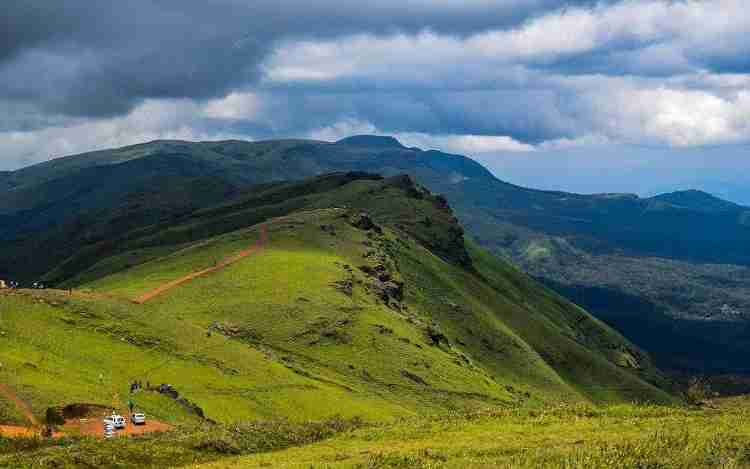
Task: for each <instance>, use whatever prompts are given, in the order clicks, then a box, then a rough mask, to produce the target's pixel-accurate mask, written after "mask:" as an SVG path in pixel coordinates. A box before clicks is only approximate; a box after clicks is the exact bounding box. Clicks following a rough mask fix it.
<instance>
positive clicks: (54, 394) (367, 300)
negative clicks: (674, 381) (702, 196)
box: [0, 175, 672, 423]
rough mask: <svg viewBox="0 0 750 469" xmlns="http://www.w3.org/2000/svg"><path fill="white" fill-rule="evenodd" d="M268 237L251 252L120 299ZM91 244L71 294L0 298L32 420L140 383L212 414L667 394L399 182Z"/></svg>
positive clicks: (624, 349)
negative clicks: (151, 294) (93, 258)
mask: <svg viewBox="0 0 750 469" xmlns="http://www.w3.org/2000/svg"><path fill="white" fill-rule="evenodd" d="M362 210H367V212H368V213H369V217H371V219H372V220H373V221H374V223H376V225H375V226H370V225H371V224H372V223H369V220H370V218H368V217H367V216H365V217H364V219H363V217H362V215H361V211H362ZM363 222H364V224H363ZM264 229H265V230H266V231H267V237H268V241H267V242H266V243H265V245H264V246H263V249H262V250H260V251H259V252H257V253H256V254H255V255H253V256H250V257H247V258H244V259H242V260H240V261H238V262H236V263H234V264H231V265H229V266H227V267H225V268H223V269H221V270H219V271H216V272H212V273H210V274H208V275H205V276H202V277H198V278H195V279H193V280H191V281H190V282H187V283H185V284H183V285H180V286H178V287H176V288H174V289H172V290H169V291H167V292H165V293H164V294H162V295H160V296H157V297H155V298H153V299H152V300H150V301H148V302H147V303H145V304H143V305H137V304H133V303H132V302H131V301H130V300H131V299H132V298H135V297H137V296H138V295H140V294H142V293H144V292H146V291H149V290H151V289H153V288H156V287H157V286H159V285H161V284H164V283H165V282H169V281H171V280H173V279H175V278H179V277H181V276H183V275H185V274H188V273H190V272H194V271H197V270H201V269H205V268H207V267H210V266H212V265H215V264H216V263H217V262H218V261H221V260H222V259H224V258H226V257H228V256H231V255H233V254H234V253H236V252H238V251H241V250H243V249H246V248H247V247H248V246H251V245H253V244H255V243H256V242H257V241H258V239H259V237H260V233H261V231H262V230H264ZM92 252H94V253H98V254H99V256H100V258H99V259H98V261H97V262H95V263H93V264H92V265H91V267H90V268H87V269H86V270H84V271H81V272H80V273H78V274H77V275H76V276H74V277H73V278H72V279H71V280H70V281H69V283H68V286H74V287H75V290H74V292H73V294H72V295H70V294H69V293H67V292H65V291H41V292H39V291H21V292H14V293H6V294H2V295H0V306H1V307H2V314H3V316H2V318H0V320H1V321H2V322H0V330H2V332H3V335H2V337H0V341H2V342H3V347H2V348H0V362H2V364H3V366H2V368H0V374H1V375H2V378H3V379H4V380H5V382H9V383H10V384H12V386H13V387H14V388H15V389H17V390H18V393H19V394H20V395H21V396H22V397H23V398H24V399H25V400H27V401H28V402H29V403H30V404H31V406H32V408H33V410H34V412H35V413H36V414H37V415H39V416H41V415H43V413H44V410H45V409H46V407H48V406H52V405H64V404H68V403H72V402H90V403H98V404H103V405H109V404H110V403H114V404H115V405H119V406H122V405H123V404H122V403H123V402H125V401H126V400H127V398H129V397H130V396H128V390H127V386H128V384H129V382H130V380H134V379H139V380H142V381H144V382H145V381H149V382H150V383H152V384H159V383H168V384H172V385H173V386H174V387H175V388H176V389H177V390H178V391H179V392H180V394H181V396H182V397H184V398H186V399H187V400H188V401H189V402H190V403H193V404H195V405H197V406H198V407H199V408H200V409H202V411H203V412H204V413H205V416H206V417H207V418H210V419H212V420H216V421H221V422H238V421H246V420H257V419H267V418H275V417H288V418H291V419H293V420H307V419H322V418H326V417H328V416H331V415H334V414H341V415H343V416H359V417H363V418H364V419H366V420H370V421H375V420H383V419H389V418H392V417H395V416H403V415H420V414H433V413H442V412H447V411H451V410H471V409H477V408H483V407H487V406H501V407H537V406H539V405H542V404H549V403H556V402H561V401H565V402H596V403H605V402H622V401H641V402H646V401H651V402H669V401H671V399H672V398H671V397H670V396H669V395H668V394H666V393H665V392H664V391H662V390H660V389H658V388H657V387H655V386H654V385H652V384H649V383H648V382H647V381H652V382H655V383H659V377H658V375H657V374H656V373H655V371H654V370H653V368H652V367H651V366H650V364H649V362H648V359H647V358H646V357H645V356H643V355H642V354H641V353H640V352H639V351H638V350H636V349H635V348H633V347H632V346H631V345H630V344H628V343H627V342H626V341H625V340H624V339H622V338H621V337H620V336H619V335H618V334H616V333H615V332H614V331H612V330H610V329H609V328H607V327H606V326H604V325H602V324H601V323H599V322H598V321H596V320H594V319H593V318H591V316H589V315H588V314H587V313H586V312H585V311H583V310H581V309H579V308H577V307H575V306H574V305H572V304H570V303H568V302H566V301H564V300H562V299H561V298H560V297H558V296H556V295H554V294H553V293H551V292H549V291H548V290H545V289H543V288H542V287H540V286H539V285H537V284H536V283H535V282H533V281H531V280H530V279H528V278H527V277H525V276H524V275H522V274H520V273H519V272H517V271H516V270H515V269H513V268H512V267H510V266H509V265H507V264H505V263H504V262H502V261H499V260H498V259H496V258H494V257H492V256H490V255H489V254H487V253H485V252H484V251H482V250H481V249H480V248H478V247H477V246H476V245H474V244H473V243H472V242H471V241H466V240H464V239H463V237H462V230H461V229H460V227H459V226H458V225H457V223H456V221H455V219H454V218H453V216H452V214H451V212H450V210H449V209H448V208H447V206H446V205H445V202H444V200H442V199H440V198H439V197H435V196H432V195H431V194H429V193H427V192H426V191H424V190H423V189H421V188H419V187H418V186H416V185H414V183H413V182H411V181H410V180H409V179H407V178H391V179H380V178H377V177H371V176H365V175H362V176H359V175H337V176H332V177H328V176H327V177H322V178H317V179H313V180H310V181H305V182H303V183H299V184H296V185H295V184H285V185H280V186H279V185H276V186H267V187H266V188H261V189H260V190H259V191H258V192H257V193H249V194H247V195H244V196H242V197H240V198H238V199H235V200H232V201H229V202H226V203H224V204H222V205H220V206H217V207H214V208H211V209H204V210H201V211H199V212H196V213H195V214H194V215H193V216H190V217H186V218H184V219H182V220H181V221H179V222H176V223H173V224H171V225H168V226H164V225H163V224H162V225H158V226H156V227H145V228H140V229H138V230H137V231H135V232H133V233H125V234H124V235H123V237H122V243H119V244H118V245H117V248H113V249H109V250H97V249H95V250H93V251H92ZM85 255H86V256H89V255H91V253H88V254H85ZM76 264H77V261H72V262H71V265H76ZM134 399H135V400H136V402H137V404H138V405H139V406H140V407H142V408H143V409H144V410H145V411H147V412H148V413H150V414H151V415H154V416H156V417H159V418H161V419H163V420H165V421H168V422H175V423H180V422H194V421H196V420H197V419H198V417H197V416H196V415H194V413H193V412H191V411H190V409H189V408H187V407H185V406H183V405H178V403H176V402H174V401H172V400H170V399H169V398H167V397H164V396H161V395H158V394H156V393H141V394H138V395H136V396H135V397H134ZM0 410H2V412H3V415H6V419H8V420H15V421H17V420H18V415H17V414H14V412H13V409H12V408H11V407H10V406H8V405H7V403H1V402H0Z"/></svg>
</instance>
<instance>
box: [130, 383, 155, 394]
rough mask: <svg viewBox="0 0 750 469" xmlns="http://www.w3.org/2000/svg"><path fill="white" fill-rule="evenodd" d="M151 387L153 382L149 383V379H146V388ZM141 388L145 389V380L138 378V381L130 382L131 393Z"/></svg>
mask: <svg viewBox="0 0 750 469" xmlns="http://www.w3.org/2000/svg"><path fill="white" fill-rule="evenodd" d="M150 387H151V383H149V382H148V381H146V389H148V388H150ZM141 389H143V381H141V380H137V381H133V382H132V383H130V393H131V394H132V393H134V392H136V391H139V390H141Z"/></svg>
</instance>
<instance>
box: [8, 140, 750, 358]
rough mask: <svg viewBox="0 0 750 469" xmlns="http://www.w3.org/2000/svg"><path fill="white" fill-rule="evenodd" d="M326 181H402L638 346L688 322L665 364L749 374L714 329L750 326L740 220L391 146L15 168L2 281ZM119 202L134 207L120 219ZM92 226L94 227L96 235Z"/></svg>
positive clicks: (255, 149) (701, 207)
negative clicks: (356, 176)
mask: <svg viewBox="0 0 750 469" xmlns="http://www.w3.org/2000/svg"><path fill="white" fill-rule="evenodd" d="M162 167H163V168H162ZM332 171H368V172H373V173H379V174H383V175H385V176H392V175H397V174H402V173H406V174H409V175H411V176H412V177H414V178H415V179H416V180H417V181H418V182H419V183H421V184H423V185H425V186H426V187H428V188H429V189H430V190H432V191H434V192H436V193H441V194H444V195H445V197H446V199H447V200H448V201H449V202H450V204H451V206H452V207H454V209H455V211H456V216H457V217H458V218H459V220H460V221H461V224H462V225H463V226H464V227H465V228H466V229H467V230H468V232H469V233H471V235H472V236H473V237H474V238H475V239H476V240H477V241H478V242H479V243H480V244H481V245H482V246H484V247H486V248H489V249H490V250H491V251H493V252H495V253H497V254H500V255H503V256H506V257H507V258H509V259H511V260H512V261H513V262H514V263H515V264H517V265H519V266H520V267H522V268H523V269H524V270H525V271H527V272H528V273H530V274H531V275H533V276H534V277H537V278H539V279H540V280H543V281H545V282H546V283H548V285H550V286H553V287H554V288H557V289H558V291H560V292H562V293H564V294H566V295H568V296H569V298H574V299H575V300H576V301H578V302H580V304H582V305H584V306H586V307H588V308H590V309H591V310H592V311H593V312H594V313H595V314H597V315H598V316H599V317H600V318H603V319H605V320H607V321H609V322H610V323H612V324H615V325H617V327H618V328H623V330H627V331H629V334H630V337H631V338H632V339H633V340H635V341H636V342H637V343H639V344H640V345H642V346H644V347H647V348H650V347H653V346H654V345H655V344H654V342H653V340H652V339H651V336H650V335H645V334H642V332H643V329H642V328H640V327H639V324H640V323H641V322H642V321H643V320H645V319H648V320H649V321H651V322H653V321H656V322H659V323H664V324H670V321H672V320H673V319H675V318H677V319H680V320H681V322H675V323H674V324H685V327H684V328H682V327H680V328H679V329H680V333H679V334H678V333H673V332H669V330H671V329H674V328H669V329H666V330H665V332H669V334H667V336H666V339H665V340H660V341H661V342H662V343H661V344H659V345H660V347H659V349H658V350H655V351H657V352H658V353H657V359H659V360H660V362H661V363H662V364H663V365H665V366H670V367H671V366H675V367H676V366H679V367H688V368H691V367H692V368H697V369H704V370H726V371H731V370H744V369H745V364H744V361H742V362H740V360H739V359H738V358H737V357H738V354H737V353H736V347H737V346H738V345H737V344H745V343H747V342H748V340H747V338H745V337H744V336H742V335H741V334H743V333H739V334H740V336H737V335H735V336H734V339H737V340H733V342H734V343H733V344H732V346H731V347H729V343H728V340H727V337H726V336H725V335H723V334H720V333H717V332H716V331H717V328H718V329H721V328H722V327H724V326H721V325H720V324H727V327H730V328H731V327H733V326H731V324H732V323H738V322H741V323H742V324H745V323H746V322H747V321H748V320H750V282H749V281H748V280H747V279H748V278H750V269H749V268H748V264H750V257H749V256H750V251H749V250H748V249H747V244H748V240H750V209H747V208H745V207H742V206H738V205H734V204H730V203H728V202H724V201H722V200H720V199H716V198H714V197H712V196H710V195H708V194H705V193H700V192H697V191H687V192H682V193H674V194H667V195H663V196H657V197H654V198H639V197H637V196H635V195H628V194H599V195H578V194H568V193H563V192H551V191H538V190H532V189H526V188H521V187H518V186H514V185H511V184H508V183H505V182H502V181H500V180H498V179H496V178H495V177H494V176H492V175H491V174H490V173H489V172H488V171H487V170H486V169H485V168H483V167H482V166H481V165H479V164H478V163H476V162H474V161H472V160H470V159H468V158H466V157H463V156H458V155H450V154H445V153H441V152H437V151H421V150H419V149H415V148H406V147H404V146H403V145H401V144H400V143H399V142H398V141H397V140H395V139H393V138H389V137H376V136H358V137H353V138H349V139H344V140H342V141H341V142H338V143H327V142H317V141H304V140H278V141H266V142H242V141H224V142H199V143H190V142H178V141H159V142H152V143H147V144H141V145H135V146H131V147H124V148H121V149H115V150H107V151H101V152H94V153H90V154H85V155H77V156H72V157H66V158H61V159H57V160H52V161H50V162H47V163H43V164H41V165H36V166H32V167H29V168H25V169H23V170H20V171H16V172H13V173H11V174H10V175H7V176H6V177H5V178H4V179H2V180H0V184H2V186H3V187H5V189H4V191H3V197H2V198H0V239H2V240H3V244H2V247H0V276H5V277H7V276H9V275H13V276H15V277H16V278H20V279H22V280H27V281H31V280H34V279H37V278H39V277H41V276H42V275H44V274H45V273H47V272H49V271H50V270H51V269H53V268H54V267H56V266H58V265H59V264H60V262H62V261H63V260H65V259H67V258H68V257H70V256H71V255H72V254H73V253H75V252H77V251H78V250H79V249H80V248H81V247H82V246H83V245H88V244H91V243H92V242H94V241H98V240H99V239H98V238H97V236H100V238H101V239H102V240H104V239H107V238H108V237H110V235H109V232H110V231H112V232H122V231H126V230H127V229H130V228H132V227H133V226H138V225H139V224H141V223H147V222H149V221H153V220H157V219H161V218H163V217H165V216H169V217H171V216H176V215H179V214H181V213H186V211H190V210H192V209H195V208H199V207H205V206H209V205H211V204H214V203H217V202H218V201H220V200H222V199H224V198H226V197H233V196H234V195H236V194H237V193H239V192H241V191H242V188H243V187H245V186H247V185H248V184H263V183H270V182H276V181H284V180H294V179H300V178H303V177H309V176H314V175H319V174H324V173H329V172H332ZM167 177H168V179H167ZM91 194H101V195H98V196H97V197H92V196H91ZM186 194H190V196H189V197H186ZM120 200H129V201H132V204H131V205H132V206H131V207H130V208H128V209H125V210H123V209H122V207H121V205H119V202H118V201H120ZM139 205H140V206H139ZM113 209H114V212H113ZM113 213H114V214H113ZM118 213H119V217H118ZM96 225H101V227H103V231H102V230H99V231H97V230H94V231H93V232H92V231H91V229H90V227H91V226H96ZM121 225H122V226H123V227H124V230H123V229H120V228H119V227H120V226H121ZM108 227H111V229H110V228H108ZM115 227H118V228H115ZM108 229H110V231H107V230H108ZM81 240H83V241H81ZM53 278H54V277H53ZM683 281H687V282H688V283H687V284H683V283H682V282H683ZM608 298H609V299H608ZM624 299H626V300H624ZM708 322H711V324H708ZM704 326H705V329H704ZM739 330H744V328H740V329H739ZM697 338H700V340H701V341H703V343H705V344H706V347H707V348H708V349H710V351H711V353H709V354H708V356H706V357H705V359H699V358H697V357H695V356H694V355H695V354H693V355H692V356H691V357H678V356H677V354H676V353H677V352H678V351H679V350H684V349H686V348H688V347H689V346H690V344H691V341H693V340H695V339H697ZM665 344H666V345H665ZM672 344H673V345H674V347H673V348H671V349H670V346H671V345H672ZM740 347H743V348H742V350H745V349H744V347H745V346H744V345H741V346H740ZM669 350H672V351H674V352H675V353H671V352H670V351H669ZM746 351H747V352H750V349H747V350H746Z"/></svg>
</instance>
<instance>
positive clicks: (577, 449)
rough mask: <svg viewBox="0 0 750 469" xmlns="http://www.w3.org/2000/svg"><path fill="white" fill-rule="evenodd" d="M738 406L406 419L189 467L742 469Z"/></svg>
mask: <svg viewBox="0 0 750 469" xmlns="http://www.w3.org/2000/svg"><path fill="white" fill-rule="evenodd" d="M748 411H749V409H748V402H747V401H746V400H742V401H740V400H730V401H727V402H725V403H724V404H723V408H722V409H720V410H719V409H717V410H689V409H680V408H668V407H651V406H640V407H639V406H628V405H625V406H614V407H605V408H591V407H586V406H572V407H571V406H565V407H557V408H550V409H547V410H543V411H536V412H528V411H489V412H483V413H478V414H475V415H472V416H470V417H467V416H454V417H442V418H435V419H428V420H425V419H407V420H404V421H400V422H398V423H397V424H394V425H381V426H375V427H368V428H362V429H358V430H354V431H351V432H348V433H346V434H344V435H340V436H337V437H334V438H332V439H330V440H326V441H323V442H320V443H315V444H313V445H311V446H304V447H299V448H291V449H287V450H284V451H280V452H274V453H263V454H255V455H250V456H242V457H236V458H226V459H222V460H219V461H216V462H213V463H208V464H200V465H196V466H195V467H196V468H200V469H230V468H253V467H274V468H486V467H502V468H509V469H515V468H518V469H522V468H523V469H535V468H550V469H551V468H571V469H573V468H576V469H596V468H602V469H605V468H606V469H613V468H614V469H617V468H622V469H631V468H664V469H667V468H674V469H678V468H679V469H687V468H695V469H702V468H745V467H750V420H749V419H748V417H750V414H749V413H748Z"/></svg>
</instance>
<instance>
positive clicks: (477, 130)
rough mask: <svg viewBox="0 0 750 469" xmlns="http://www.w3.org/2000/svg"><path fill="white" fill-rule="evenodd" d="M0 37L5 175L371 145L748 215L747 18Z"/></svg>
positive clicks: (644, 15) (303, 20)
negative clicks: (184, 143) (399, 146)
mask: <svg viewBox="0 0 750 469" xmlns="http://www.w3.org/2000/svg"><path fill="white" fill-rule="evenodd" d="M290 11H294V12H296V13H295V14H289V12H290ZM0 25H2V33H0V35H2V37H3V41H2V42H1V43H0V72H1V73H0V103H2V107H0V170H13V169H17V168H20V167H22V166H26V165H29V164H34V163H37V162H41V161H45V160H47V159H50V158H53V157H59V156H63V155H68V154H74V153H80V152H84V151H89V150H94V149H102V148H108V147H114V146H123V145H127V144H132V143H138V142H142V141H147V140H154V139H163V138H179V139H186V140H216V139H225V138H241V139H247V140H256V139H267V138H279V137H305V138H319V139H326V140H335V139H337V138H340V137H343V136H347V135H352V134H358V133H377V134H388V135H394V136H396V137H397V138H399V139H400V140H402V141H403V142H404V143H405V144H407V145H415V146H420V147H423V148H437V149H441V150H444V151H448V152H453V153H461V154H466V155H468V156H471V157H473V158H475V159H477V160H478V161H480V162H482V163H483V164H485V165H486V166H487V167H489V168H490V169H491V170H493V171H494V172H495V173H496V174H497V175H498V176H499V177H501V178H503V179H506V180H509V181H510V182H514V183H519V184H523V185H527V186H532V187H540V188H545V189H562V190H570V191H575V192H608V191H612V192H615V191H616V192H637V193H639V194H641V195H649V194H651V193H655V192H659V191H664V190H673V189H678V188H697V189H703V190H708V191H709V192H714V193H717V195H721V196H723V197H726V198H729V199H730V200H735V201H737V202H740V203H745V204H750V191H748V190H747V189H744V188H743V187H744V186H750V179H748V178H749V176H746V175H744V174H741V171H739V170H742V169H743V168H745V167H747V157H748V154H749V153H748V149H749V148H750V146H749V145H750V42H748V41H747V40H746V38H747V35H748V34H749V33H750V15H748V14H747V12H746V5H745V4H744V2H742V1H741V0H673V1H672V0H670V1H661V0H620V1H614V0H613V1H559V0H506V1H490V0H469V1H466V0H464V1H457V0H455V1H454V0H444V1H431V0H401V1H399V2H395V1H392V0H384V1H380V2H377V4H372V5H369V6H367V5H361V4H353V3H350V2H341V1H336V0H323V1H319V2H315V3H313V4H308V3H305V4H304V7H303V4H302V3H300V2H297V1H296V0H276V1H265V0H261V1H253V2H249V1H240V0H215V1H213V2H194V1H180V2H177V1H170V0H167V1H155V0H134V1H131V2H127V3H115V2H97V3H95V4H91V3H90V2H87V1H83V0H61V1H59V2H45V1H41V0H31V1H27V2H14V3H12V4H11V5H8V6H6V8H5V12H4V14H3V15H2V16H0Z"/></svg>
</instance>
